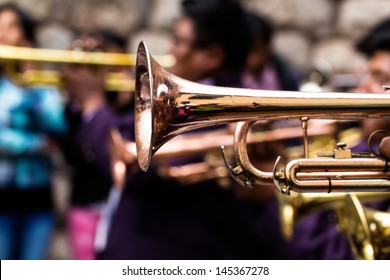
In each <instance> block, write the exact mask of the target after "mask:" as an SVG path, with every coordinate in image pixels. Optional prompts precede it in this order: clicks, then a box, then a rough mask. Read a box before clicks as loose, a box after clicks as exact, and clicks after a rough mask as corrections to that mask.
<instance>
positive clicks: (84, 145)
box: [61, 31, 134, 259]
mask: <svg viewBox="0 0 390 280" xmlns="http://www.w3.org/2000/svg"><path fill="white" fill-rule="evenodd" d="M117 37H118V36H117V35H115V34H114V33H109V32H108V31H99V32H94V33H91V34H88V35H86V36H82V37H81V38H80V40H79V41H78V42H80V44H81V46H80V47H82V48H83V49H85V50H88V51H94V50H96V49H98V50H99V51H106V52H118V51H122V52H124V51H125V48H126V41H125V40H120V39H116V38H117ZM119 38H121V37H120V36H119ZM114 39H115V40H114ZM111 70H112V71H114V70H118V69H114V70H113V69H109V68H108V67H107V66H104V67H103V66H102V67H95V66H86V65H68V66H66V67H65V68H64V69H63V72H62V73H63V79H64V85H65V90H66V92H67V94H68V95H69V97H70V98H69V103H68V104H67V107H66V118H67V120H68V123H69V131H68V133H67V134H66V135H65V137H64V138H63V139H62V142H61V144H62V145H61V147H62V151H63V154H64V157H65V159H66V160H67V162H68V163H69V165H70V166H71V169H72V173H71V185H72V191H71V196H70V207H69V211H68V214H67V221H68V223H67V225H68V233H69V240H70V245H71V252H72V258H74V259H95V258H96V252H95V247H94V244H95V234H96V228H97V224H98V222H99V219H100V217H101V211H102V209H103V206H104V205H105V203H106V200H107V198H108V196H109V193H110V190H111V187H112V186H113V179H112V173H111V156H110V152H109V146H108V145H109V135H110V132H111V130H113V129H117V130H119V131H120V132H121V133H122V136H123V137H124V138H125V139H130V138H134V137H133V136H132V135H133V129H132V127H131V124H132V122H133V114H132V113H131V112H130V111H123V110H122V109H123V108H122V107H123V106H125V107H127V106H128V105H127V104H122V103H121V102H118V99H117V98H112V94H114V93H112V92H110V93H107V92H106V90H105V87H104V82H105V74H106V73H107V72H108V71H111ZM106 94H109V98H107V96H106ZM117 96H118V94H117V95H116V97H117ZM130 101H131V100H129V102H130Z"/></svg>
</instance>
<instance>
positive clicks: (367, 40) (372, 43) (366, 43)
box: [356, 19, 390, 57]
mask: <svg viewBox="0 0 390 280" xmlns="http://www.w3.org/2000/svg"><path fill="white" fill-rule="evenodd" d="M356 49H357V50H358V51H360V52H362V53H363V54H365V55H366V56H368V57H371V56H372V55H373V54H374V53H375V52H377V51H380V50H383V51H389V52H390V19H387V20H384V21H382V22H380V23H378V24H377V25H375V26H374V27H373V28H372V29H371V30H370V31H369V32H368V33H367V34H366V35H365V36H364V37H363V38H362V39H360V40H359V41H358V42H357V44H356Z"/></svg>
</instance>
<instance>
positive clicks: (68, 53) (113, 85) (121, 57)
mask: <svg viewBox="0 0 390 280" xmlns="http://www.w3.org/2000/svg"><path fill="white" fill-rule="evenodd" d="M156 59H157V60H158V61H159V62H160V63H161V65H163V66H164V67H170V66H172V65H173V64H174V62H175V61H174V58H173V57H172V56H171V55H162V56H158V57H157V58H156ZM0 61H4V62H5V64H6V70H7V73H8V74H9V75H10V77H11V78H13V79H14V80H15V81H18V82H20V83H23V84H28V85H37V84H45V85H54V86H60V85H61V78H60V74H59V73H58V72H57V71H54V70H28V71H26V72H25V73H15V71H14V69H13V65H12V63H14V62H16V61H31V62H39V63H70V64H89V65H115V66H129V67H131V66H135V55H134V54H122V53H104V52H86V51H78V50H54V49H38V48H25V47H13V46H4V45H0ZM106 88H107V89H108V90H119V91H129V90H134V81H133V80H130V79H125V78H124V77H123V75H118V73H109V75H108V77H107V80H106Z"/></svg>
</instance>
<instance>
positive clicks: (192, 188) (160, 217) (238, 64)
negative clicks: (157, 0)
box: [103, 0, 277, 259]
mask: <svg viewBox="0 0 390 280" xmlns="http://www.w3.org/2000/svg"><path fill="white" fill-rule="evenodd" d="M182 8H183V16H182V17H181V18H180V19H179V20H178V21H177V22H176V24H175V27H174V34H173V36H172V37H173V38H172V45H171V47H170V52H171V53H172V54H173V55H174V57H175V58H176V65H175V66H173V68H172V69H171V70H172V72H173V73H174V74H176V75H178V76H180V77H183V78H185V79H189V80H191V81H195V82H201V83H204V84H209V85H219V86H235V87H240V86H242V83H241V81H240V76H241V72H242V69H243V67H244V65H243V63H244V61H245V57H246V55H247V52H248V50H249V47H250V46H249V44H250V40H249V37H248V35H249V34H247V30H248V28H247V26H246V25H245V20H244V12H243V10H242V8H241V7H240V6H239V5H238V4H237V2H234V1H222V0H212V1H210V0H205V1H183V2H182ZM173 141H174V140H173ZM194 160H195V159H193V158H191V159H185V160H183V161H180V160H179V159H174V160H173V161H174V162H171V164H176V165H179V166H181V165H182V164H185V163H188V162H194ZM157 167H158V166H152V167H151V170H149V171H148V172H147V173H146V174H144V173H141V172H138V173H137V174H136V175H135V176H132V177H131V178H130V180H129V181H127V185H126V189H125V191H124V193H123V196H122V199H121V201H120V204H119V206H118V210H117V212H116V214H115V215H114V218H113V221H112V230H111V232H110V234H109V239H108V243H107V247H106V251H105V252H104V254H103V258H106V259H248V258H258V259H261V258H266V259H270V258H277V257H276V255H275V251H276V249H275V242H274V240H273V239H274V238H275V234H273V233H274V232H273V231H272V229H271V227H272V226H268V227H267V225H266V226H265V227H264V231H263V233H262V235H261V236H259V235H258V232H256V231H255V230H254V229H253V223H254V222H255V219H257V217H258V215H259V212H262V213H264V215H266V214H267V213H265V211H262V207H261V206H258V207H257V208H256V207H246V205H245V203H244V202H242V201H239V200H238V199H237V197H236V196H235V194H234V192H233V190H232V189H231V188H229V189H222V188H221V187H220V186H219V185H217V184H216V182H215V181H207V182H202V183H197V184H193V185H181V184H179V183H178V182H177V181H175V180H166V179H163V178H161V177H159V175H158V173H157V172H156V169H157ZM251 206H253V205H251ZM254 217H255V218H254ZM256 221H257V220H256ZM265 236H267V237H265ZM262 238H264V239H265V240H264V239H262Z"/></svg>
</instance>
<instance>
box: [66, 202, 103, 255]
mask: <svg viewBox="0 0 390 280" xmlns="http://www.w3.org/2000/svg"><path fill="white" fill-rule="evenodd" d="M100 213H101V211H100V210H98V209H93V208H83V207H71V208H70V209H69V214H68V231H69V242H70V246H71V253H72V256H73V259H76V260H93V259H96V254H95V248H94V241H95V233H96V226H97V224H98V221H99V219H100Z"/></svg>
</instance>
